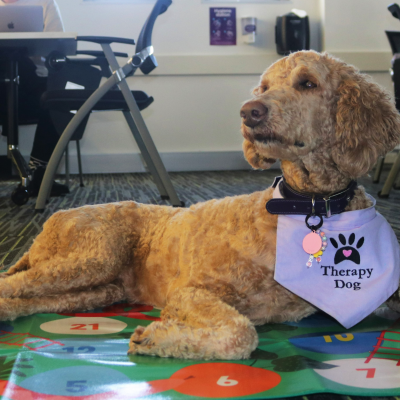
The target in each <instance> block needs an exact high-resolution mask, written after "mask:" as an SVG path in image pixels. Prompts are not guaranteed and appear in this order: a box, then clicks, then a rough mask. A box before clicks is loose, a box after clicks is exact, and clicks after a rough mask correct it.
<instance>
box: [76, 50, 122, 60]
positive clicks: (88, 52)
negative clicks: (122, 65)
mask: <svg viewBox="0 0 400 400" xmlns="http://www.w3.org/2000/svg"><path fill="white" fill-rule="evenodd" d="M76 54H84V55H85V56H93V57H105V54H104V53H103V52H102V51H97V50H78V51H77V52H76ZM114 56H115V57H124V58H128V57H129V55H128V54H127V53H120V52H117V51H114Z"/></svg>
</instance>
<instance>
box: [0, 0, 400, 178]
mask: <svg viewBox="0 0 400 400" xmlns="http://www.w3.org/2000/svg"><path fill="white" fill-rule="evenodd" d="M57 1H58V3H59V6H60V9H61V12H62V15H63V19H64V23H65V27H66V30H67V31H75V32H77V33H78V34H79V35H102V36H120V37H130V38H137V37H138V34H139V30H140V27H141V26H142V24H143V22H144V20H145V19H146V17H147V15H148V13H149V12H150V10H151V7H152V5H151V4H136V5H127V4H115V5H111V4H97V5H96V4H87V3H83V2H82V1H81V0H57ZM349 3H351V4H352V6H351V7H349V6H348V4H349ZM353 3H363V4H365V3H369V4H368V7H365V6H364V8H362V9H357V7H353ZM377 3H379V6H378V5H377ZM383 3H385V4H383ZM372 4H373V5H374V7H372V6H371V5H372ZM335 5H337V6H335ZM216 6H226V4H221V5H220V4H216ZM229 6H235V7H236V9H237V18H238V33H239V32H240V29H239V28H240V25H239V23H240V17H244V16H256V17H257V18H258V29H259V32H258V37H257V42H256V44H255V45H247V44H244V43H242V41H241V37H240V34H239V35H238V45H237V46H210V45H209V24H208V15H209V14H208V13H209V7H210V4H202V3H201V0H173V4H172V6H171V7H170V8H169V9H168V11H167V12H166V13H165V14H163V15H161V16H160V17H159V19H158V20H157V22H156V26H155V29H154V35H153V44H154V47H155V52H156V56H158V57H157V58H158V60H159V64H160V66H159V68H157V69H156V70H155V71H154V72H153V73H152V74H151V75H150V76H146V77H144V76H140V75H138V76H136V77H134V78H130V79H129V85H130V87H131V88H132V89H138V90H144V91H145V92H147V93H148V94H149V95H152V96H153V97H154V98H155V102H154V103H153V104H152V105H151V106H150V107H149V108H148V109H147V110H145V111H144V112H143V115H144V117H145V120H146V123H147V125H148V127H149V130H150V132H151V135H152V137H153V139H154V142H155V143H156V146H157V148H158V150H159V152H160V153H161V154H162V156H163V158H164V160H165V162H166V164H167V168H168V169H169V170H177V169H184V170H188V169H210V168H212V169H219V168H225V167H226V166H227V165H229V168H234V167H235V166H236V168H243V167H244V166H245V165H246V164H244V163H243V158H242V155H241V142H242V139H241V135H240V117H239V110H240V106H241V103H242V102H243V101H244V100H246V99H248V98H249V97H250V92H251V89H252V88H253V87H254V86H255V85H256V84H257V82H258V79H259V75H260V73H261V72H262V71H263V70H264V69H265V68H266V67H267V66H268V65H269V64H270V63H271V62H273V61H274V60H276V59H277V58H279V56H278V55H277V54H276V51H275V43H274V26H275V18H276V16H277V15H281V14H284V13H286V12H288V11H290V9H291V8H298V9H304V10H306V11H307V12H308V14H309V16H310V21H311V47H312V48H314V49H316V50H320V49H321V48H322V47H323V43H322V35H321V28H320V26H321V21H322V20H324V21H325V24H326V26H325V47H326V48H327V49H328V50H332V51H333V52H336V53H338V55H339V56H341V57H342V58H345V59H346V57H349V59H350V62H353V63H355V64H357V61H359V63H360V64H363V63H364V64H365V65H366V66H367V68H366V69H368V68H369V67H368V65H370V64H368V62H370V61H371V59H374V57H373V56H372V58H371V54H370V53H368V52H369V51H376V50H377V49H381V47H380V46H382V49H384V51H386V53H387V54H389V55H390V53H389V52H388V49H387V47H388V46H386V48H384V45H385V44H386V42H385V41H384V40H381V39H377V38H376V37H375V36H378V35H376V34H375V33H376V31H378V30H383V29H384V28H385V27H386V22H382V21H380V22H376V23H375V22H374V23H373V21H375V19H379V18H377V17H376V15H377V13H378V12H379V13H380V14H379V15H381V14H382V15H385V21H387V24H388V25H390V26H392V25H394V28H395V27H396V22H398V24H400V21H396V20H394V18H393V17H391V16H390V13H389V12H388V11H386V6H387V4H386V1H385V2H384V1H383V0H350V1H349V0H293V1H292V3H291V4H289V5H288V4H285V5H276V4H237V3H233V4H229ZM370 6H371V7H370ZM324 9H325V11H324ZM360 10H361V11H360ZM382 10H383V11H382ZM386 14H388V15H386ZM344 20H345V21H347V22H346V24H347V25H346V24H343V21H344ZM392 20H393V21H394V22H393V21H392ZM349 21H350V22H349ZM351 22H352V24H351ZM349 24H350V25H349ZM336 25H337V26H338V27H339V28H337V30H335V28H334V27H335V26H336ZM349 26H350V27H349ZM399 27H400V25H399ZM345 29H347V31H345ZM353 30H354V31H353ZM349 32H350V33H349ZM360 32H361V33H360ZM365 32H367V33H368V35H369V36H370V37H372V38H375V39H376V40H375V41H371V42H370V47H369V45H368V43H369V41H368V40H366V39H365V37H367V36H368V35H367V34H365ZM371 32H372V33H371ZM364 34H365V37H364ZM384 39H385V38H384ZM357 46H359V47H357ZM80 47H81V48H89V47H90V48H95V47H93V45H89V44H84V45H83V46H80ZM115 50H117V51H126V52H128V53H130V54H131V53H132V51H133V50H132V47H131V46H125V45H116V46H115ZM353 50H355V51H356V52H357V51H358V50H362V51H364V53H362V54H361V53H360V54H361V55H360V57H359V58H356V62H354V51H353ZM343 56H344V57H343ZM351 57H353V59H352V58H351ZM362 57H363V58H362ZM389 59H390V58H389ZM381 64H382V65H385V63H382V62H381ZM381 64H380V65H381ZM357 65H358V64H357ZM385 68H386V67H385ZM372 69H373V70H374V69H375V70H376V69H377V68H376V67H372ZM378 69H379V70H382V69H383V68H381V67H379V68H378ZM372 74H373V73H372ZM376 77H377V80H379V81H380V83H381V84H383V85H384V86H386V87H388V89H389V90H390V89H391V83H390V80H389V78H388V74H386V73H380V74H377V75H376ZM33 132H34V128H33V127H22V129H21V141H20V142H21V146H20V147H21V149H22V152H23V153H24V154H26V155H27V154H29V151H30V148H31V143H32V140H33ZM72 147H74V146H72ZM4 149H5V144H4V141H3V142H2V143H1V146H0V151H1V152H2V154H4V151H5V150H4ZM218 152H219V153H218ZM71 153H72V155H73V154H74V153H75V150H74V149H73V150H72V151H71ZM82 153H83V158H84V171H85V172H113V171H117V172H124V171H126V172H128V171H142V170H143V167H142V165H141V162H140V158H139V156H138V153H139V151H138V149H137V146H136V144H135V142H134V139H133V137H132V135H131V133H130V131H129V129H128V128H127V126H126V123H125V120H124V119H123V117H122V115H120V113H116V112H106V113H96V114H93V115H92V116H91V118H90V121H89V125H88V127H87V131H86V133H85V136H84V138H83V140H82ZM132 153H134V154H136V156H133V155H132ZM212 154H214V157H211V158H210V155H212ZM131 155H132V156H131ZM224 155H225V156H224ZM211 159H212V164H210V162H211V161H210V160H211ZM216 160H220V162H219V164H218V162H217V161H216ZM74 165H75V163H74V161H73V165H72V167H73V168H72V170H73V171H74Z"/></svg>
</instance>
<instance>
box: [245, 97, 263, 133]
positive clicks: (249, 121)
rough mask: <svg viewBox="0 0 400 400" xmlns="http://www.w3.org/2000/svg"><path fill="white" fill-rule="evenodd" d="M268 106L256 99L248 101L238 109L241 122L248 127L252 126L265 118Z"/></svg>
mask: <svg viewBox="0 0 400 400" xmlns="http://www.w3.org/2000/svg"><path fill="white" fill-rule="evenodd" d="M267 115H268V108H267V107H265V106H264V105H263V104H261V103H260V102H258V101H248V102H247V103H246V104H244V105H243V107H242V108H241V110H240V116H241V117H242V119H243V123H244V124H245V125H246V126H248V127H249V128H254V127H255V126H257V125H258V124H259V123H260V122H261V121H263V120H264V119H266V117H267Z"/></svg>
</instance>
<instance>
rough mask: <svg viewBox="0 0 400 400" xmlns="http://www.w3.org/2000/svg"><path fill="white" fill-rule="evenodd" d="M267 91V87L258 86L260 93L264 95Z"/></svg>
mask: <svg viewBox="0 0 400 400" xmlns="http://www.w3.org/2000/svg"><path fill="white" fill-rule="evenodd" d="M267 90H268V87H267V86H264V85H263V86H260V93H264V92H266V91H267Z"/></svg>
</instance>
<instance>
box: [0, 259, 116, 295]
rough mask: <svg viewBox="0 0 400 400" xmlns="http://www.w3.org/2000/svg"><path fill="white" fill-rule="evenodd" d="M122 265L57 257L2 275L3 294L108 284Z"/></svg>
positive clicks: (63, 290) (0, 288)
mask: <svg viewBox="0 0 400 400" xmlns="http://www.w3.org/2000/svg"><path fill="white" fill-rule="evenodd" d="M24 257H25V256H24ZM24 257H23V258H24ZM21 261H22V260H21ZM121 267H122V265H117V264H116V263H115V262H114V263H111V262H109V263H107V262H106V261H104V260H101V259H93V258H92V259H79V258H77V259H73V258H54V259H52V260H47V261H43V262H41V263H40V264H39V265H35V266H32V267H31V268H29V269H28V270H25V271H20V272H19V273H16V274H14V275H10V276H6V277H5V278H4V279H1V280H0V298H9V297H13V298H14V297H36V296H39V297H41V296H49V295H56V294H62V293H66V292H71V291H78V290H82V289H84V288H91V287H95V286H100V285H104V284H106V283H110V282H112V281H114V280H115V279H116V278H117V276H118V274H119V271H120V269H121ZM12 268H14V267H12Z"/></svg>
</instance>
